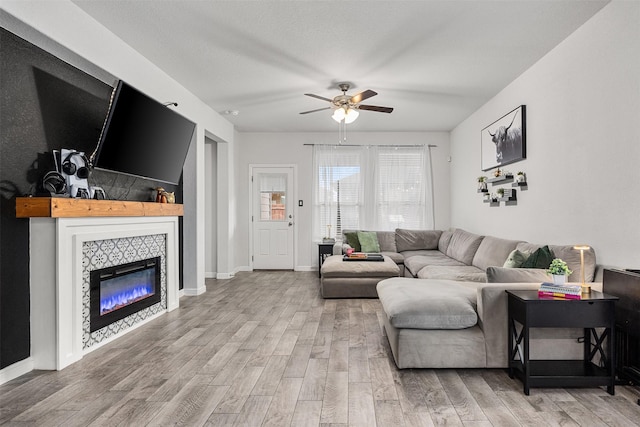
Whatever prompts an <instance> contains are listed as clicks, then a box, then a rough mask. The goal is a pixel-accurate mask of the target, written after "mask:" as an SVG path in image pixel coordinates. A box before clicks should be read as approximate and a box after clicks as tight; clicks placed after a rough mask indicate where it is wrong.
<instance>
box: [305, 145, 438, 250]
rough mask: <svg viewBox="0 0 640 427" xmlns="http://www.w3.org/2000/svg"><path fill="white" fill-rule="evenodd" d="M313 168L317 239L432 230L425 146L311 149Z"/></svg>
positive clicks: (320, 146) (314, 231)
mask: <svg viewBox="0 0 640 427" xmlns="http://www.w3.org/2000/svg"><path fill="white" fill-rule="evenodd" d="M313 168H314V169H313V170H314V184H313V187H314V197H313V221H312V222H313V239H314V240H316V241H318V240H321V239H322V238H323V237H335V238H337V239H340V238H341V237H342V236H341V235H340V231H341V230H344V229H352V230H353V229H369V230H395V229H396V228H412V229H431V228H433V227H434V219H433V195H432V194H431V193H432V191H431V190H432V187H431V161H430V158H429V148H428V147H427V146H329V145H315V146H314V147H313ZM328 225H329V226H331V227H330V230H331V231H330V232H329V227H327V226H328Z"/></svg>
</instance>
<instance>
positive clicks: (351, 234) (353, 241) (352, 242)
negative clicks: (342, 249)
mask: <svg viewBox="0 0 640 427" xmlns="http://www.w3.org/2000/svg"><path fill="white" fill-rule="evenodd" d="M342 235H343V236H344V237H345V239H347V244H348V245H349V246H351V247H352V248H353V250H354V251H356V252H360V251H361V250H362V249H361V248H360V240H358V233H357V232H356V231H345V232H343V233H342Z"/></svg>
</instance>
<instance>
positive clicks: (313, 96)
mask: <svg viewBox="0 0 640 427" xmlns="http://www.w3.org/2000/svg"><path fill="white" fill-rule="evenodd" d="M305 95H307V96H310V97H312V98H318V99H322V100H323V101H329V102H333V99H329V98H325V97H324V96H320V95H314V94H312V93H305Z"/></svg>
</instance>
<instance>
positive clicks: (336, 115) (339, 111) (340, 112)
mask: <svg viewBox="0 0 640 427" xmlns="http://www.w3.org/2000/svg"><path fill="white" fill-rule="evenodd" d="M345 117H346V113H345V111H344V108H342V107H340V108H336V110H335V111H334V112H333V115H332V116H331V118H332V119H333V120H335V121H336V122H338V123H340V122H341V121H342V120H344V118H345Z"/></svg>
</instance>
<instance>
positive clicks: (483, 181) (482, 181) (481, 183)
mask: <svg viewBox="0 0 640 427" xmlns="http://www.w3.org/2000/svg"><path fill="white" fill-rule="evenodd" d="M478 191H481V192H485V191H487V177H486V176H479V177H478Z"/></svg>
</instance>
